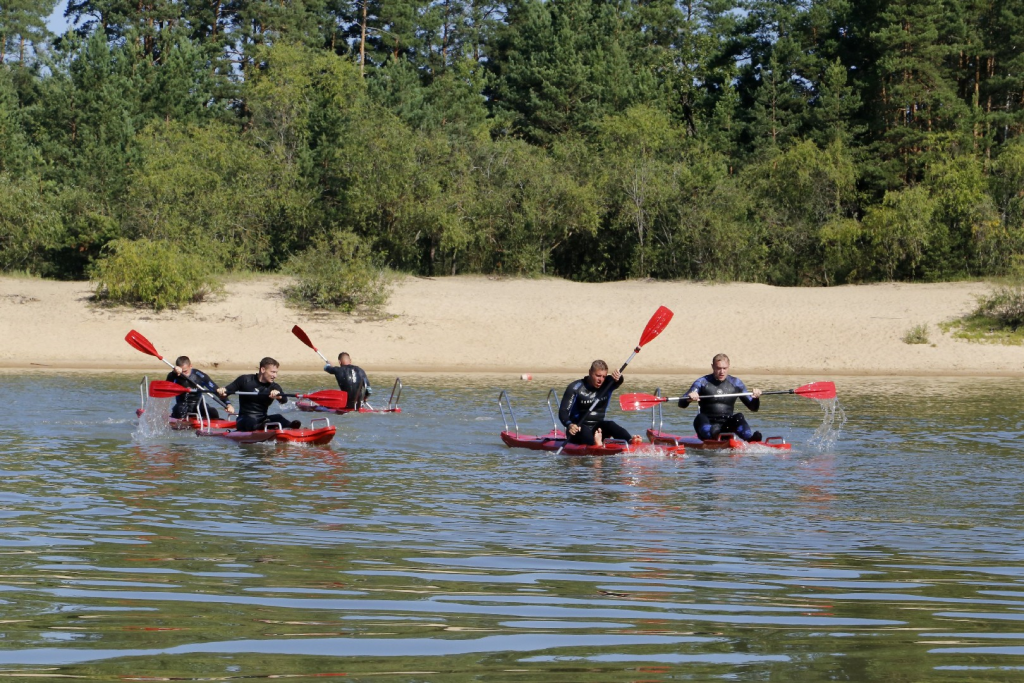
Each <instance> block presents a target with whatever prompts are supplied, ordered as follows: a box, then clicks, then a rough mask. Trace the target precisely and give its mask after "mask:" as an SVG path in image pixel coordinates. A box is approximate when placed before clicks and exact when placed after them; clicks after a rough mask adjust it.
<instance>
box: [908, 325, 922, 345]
mask: <svg viewBox="0 0 1024 683" xmlns="http://www.w3.org/2000/svg"><path fill="white" fill-rule="evenodd" d="M903 343H904V344H927V343H928V326H927V325H914V326H913V327H911V328H910V329H909V330H907V331H906V333H905V334H904V335H903Z"/></svg>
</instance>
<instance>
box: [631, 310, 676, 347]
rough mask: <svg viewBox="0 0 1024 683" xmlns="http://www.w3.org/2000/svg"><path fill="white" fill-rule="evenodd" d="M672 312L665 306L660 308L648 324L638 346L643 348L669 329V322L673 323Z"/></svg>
mask: <svg viewBox="0 0 1024 683" xmlns="http://www.w3.org/2000/svg"><path fill="white" fill-rule="evenodd" d="M673 315H674V314H673V313H672V311H670V310H668V309H667V308H665V307H664V306H659V307H658V310H656V311H655V312H654V315H652V316H651V319H650V320H649V321H648V322H647V327H645V328H644V333H643V334H641V335H640V343H639V344H637V346H640V347H642V346H643V345H644V344H646V343H647V342H649V341H651V340H652V339H654V338H655V337H657V336H658V335H659V334H661V333H662V331H663V330H664V329H665V328H666V327H668V324H669V322H671V321H672V316H673Z"/></svg>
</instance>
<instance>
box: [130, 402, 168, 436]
mask: <svg viewBox="0 0 1024 683" xmlns="http://www.w3.org/2000/svg"><path fill="white" fill-rule="evenodd" d="M170 414H171V399H169V398H150V399H149V400H148V401H146V408H145V411H144V412H143V413H142V415H140V416H139V423H138V426H136V428H135V431H133V432H132V439H134V440H135V441H147V440H150V439H155V438H157V437H160V436H166V435H167V434H168V433H170V431H171V428H170V426H169V423H168V420H167V417H168V415H170Z"/></svg>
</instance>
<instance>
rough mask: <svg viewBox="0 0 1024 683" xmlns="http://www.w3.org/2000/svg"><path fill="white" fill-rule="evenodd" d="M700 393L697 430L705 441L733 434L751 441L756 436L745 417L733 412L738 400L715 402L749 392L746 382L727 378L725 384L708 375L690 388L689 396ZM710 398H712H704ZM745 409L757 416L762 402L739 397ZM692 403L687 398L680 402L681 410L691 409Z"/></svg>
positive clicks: (729, 399) (694, 421) (695, 427)
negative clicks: (722, 395) (725, 396)
mask: <svg viewBox="0 0 1024 683" xmlns="http://www.w3.org/2000/svg"><path fill="white" fill-rule="evenodd" d="M694 391H696V392H697V393H698V394H700V397H701V399H700V402H699V403H698V405H699V407H700V412H699V413H697V417H696V418H694V420H693V428H694V429H695V430H697V436H699V437H700V438H702V439H717V438H718V435H719V434H721V433H723V432H724V433H732V434H735V435H736V436H738V437H740V438H741V439H743V440H744V441H750V440H751V438H752V437H753V435H754V432H753V430H752V429H751V428H750V425H748V424H747V420H746V418H744V417H743V413H736V412H733V409H734V407H735V406H736V398H737V397H736V396H733V397H732V398H718V399H716V398H711V397H714V396H716V395H718V394H739V393H742V392H745V391H747V386H746V385H745V384H744V383H743V381H742V380H740V379H737V378H736V377H733V376H732V375H726V377H725V379H723V380H722V381H721V382H719V381H718V380H716V379H715V376H714V375H704V376H703V377H701V378H700V379H698V380H697V381H696V382H694V383H693V384H692V385H691V386H690V390H689V391H687V392H686V393H687V394H689V393H691V392H694ZM705 396H708V397H709V398H704V397H705ZM738 398H739V399H740V400H741V401H743V405H745V406H746V407H748V408H750V410H751V412H754V413H756V412H757V411H758V409H759V408H760V407H761V399H760V398H751V397H750V396H740V397H738ZM690 402H691V401H690V399H688V398H686V397H685V396H684V397H683V398H681V399H679V407H680V408H685V407H687V406H688V405H690Z"/></svg>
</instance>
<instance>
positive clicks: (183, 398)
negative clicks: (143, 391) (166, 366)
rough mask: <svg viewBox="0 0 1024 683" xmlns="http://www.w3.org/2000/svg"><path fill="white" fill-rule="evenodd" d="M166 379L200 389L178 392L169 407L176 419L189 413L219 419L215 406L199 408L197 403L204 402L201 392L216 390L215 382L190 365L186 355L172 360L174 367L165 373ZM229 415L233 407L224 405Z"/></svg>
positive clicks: (232, 411)
mask: <svg viewBox="0 0 1024 683" xmlns="http://www.w3.org/2000/svg"><path fill="white" fill-rule="evenodd" d="M167 381H168V382H174V383H175V384H178V385H180V386H183V387H187V388H189V389H194V388H199V389H200V391H199V392H196V393H190V394H179V395H178V397H177V398H176V399H174V407H173V408H171V417H176V418H178V419H181V418H184V417H188V416H189V415H200V416H201V417H203V418H206V417H209V418H210V419H211V420H219V419H220V413H219V412H218V411H217V409H216V408H212V407H210V406H209V405H206V406H205V407H204V408H203V409H202V410H200V408H199V403H200V402H204V403H205V400H206V399H205V397H204V396H203V392H215V391H217V383H216V382H214V381H213V380H212V379H210V376H209V375H207V374H206V373H205V372H203V371H202V370H199V369H197V368H193V367H192V361H191V360H189V357H188V356H178V357H177V359H175V361H174V369H173V370H171V371H170V372H168V373H167ZM225 408H226V409H227V412H228V414H229V415H234V413H235V409H234V408H232V407H231V404H228V405H227V406H225Z"/></svg>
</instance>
